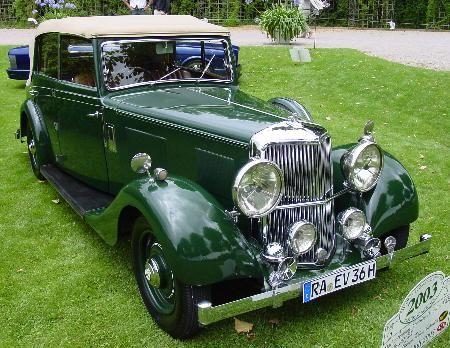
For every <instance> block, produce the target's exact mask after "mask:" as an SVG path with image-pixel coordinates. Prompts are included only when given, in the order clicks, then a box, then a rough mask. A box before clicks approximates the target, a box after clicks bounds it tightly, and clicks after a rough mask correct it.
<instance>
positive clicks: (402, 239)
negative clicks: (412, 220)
mask: <svg viewBox="0 0 450 348" xmlns="http://www.w3.org/2000/svg"><path fill="white" fill-rule="evenodd" d="M389 236H392V237H394V238H395V240H396V243H395V248H394V250H400V249H403V248H404V247H406V244H408V238H409V225H406V226H401V227H398V228H396V229H395V230H392V231H390V232H388V233H386V234H384V235H383V236H381V237H380V239H381V254H382V255H385V254H387V250H386V248H385V246H384V241H385V240H386V238H387V237H389Z"/></svg>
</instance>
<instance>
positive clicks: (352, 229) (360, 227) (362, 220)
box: [338, 208, 366, 240]
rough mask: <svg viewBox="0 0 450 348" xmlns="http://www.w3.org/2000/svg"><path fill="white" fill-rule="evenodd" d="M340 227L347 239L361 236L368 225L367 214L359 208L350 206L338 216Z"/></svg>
mask: <svg viewBox="0 0 450 348" xmlns="http://www.w3.org/2000/svg"><path fill="white" fill-rule="evenodd" d="M338 222H339V229H340V232H341V234H342V236H344V238H345V239H347V240H354V239H356V238H358V237H360V236H361V235H362V234H363V232H364V227H365V226H366V215H365V214H364V213H363V212H362V211H361V210H359V209H356V208H348V209H347V210H345V211H343V212H342V213H340V214H339V216H338Z"/></svg>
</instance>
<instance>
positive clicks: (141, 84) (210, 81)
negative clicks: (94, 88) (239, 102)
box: [99, 35, 235, 92]
mask: <svg viewBox="0 0 450 348" xmlns="http://www.w3.org/2000/svg"><path fill="white" fill-rule="evenodd" d="M229 38H230V37H229V36H214V37H208V36H187V37H184V36H170V35H168V36H166V37H165V38H162V37H158V38H139V39H119V40H115V39H114V38H113V37H111V38H105V40H104V41H102V42H101V43H100V57H99V60H100V68H101V69H100V71H101V74H102V81H103V84H104V86H105V88H106V90H107V91H108V92H115V91H120V90H124V89H129V88H133V87H141V86H154V85H158V84H165V83H168V84H173V83H180V82H181V83H193V82H195V83H221V84H232V83H233V81H234V79H235V68H234V67H233V63H232V62H233V60H232V56H231V52H232V46H231V45H230V41H229ZM169 39H174V40H175V41H176V40H180V41H192V40H202V39H203V40H221V41H224V42H225V43H226V46H227V47H226V52H227V55H228V61H229V63H230V72H231V78H230V79H226V80H225V79H224V80H221V79H204V80H199V79H169V80H163V81H147V82H139V83H133V84H129V85H126V86H119V87H114V88H110V87H108V83H107V79H106V76H105V74H104V73H103V71H104V68H105V64H104V59H103V57H104V56H103V46H105V45H106V44H108V43H111V42H117V43H131V42H165V41H168V40H169ZM227 39H228V40H227ZM224 50H225V48H224Z"/></svg>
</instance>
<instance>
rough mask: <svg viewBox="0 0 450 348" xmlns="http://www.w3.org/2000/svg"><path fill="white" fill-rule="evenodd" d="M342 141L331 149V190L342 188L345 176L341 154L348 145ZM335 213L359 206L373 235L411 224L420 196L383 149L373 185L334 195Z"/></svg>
mask: <svg viewBox="0 0 450 348" xmlns="http://www.w3.org/2000/svg"><path fill="white" fill-rule="evenodd" d="M352 146H354V144H351V145H344V146H340V147H338V148H335V149H334V150H333V153H332V160H333V171H334V191H335V192H338V191H340V190H342V189H343V188H344V187H343V183H344V176H343V173H342V167H341V158H342V156H343V155H344V153H345V152H347V151H348V149H349V148H351V147H352ZM335 203H336V213H339V212H340V211H343V210H345V209H346V208H348V207H350V206H353V207H357V208H359V209H361V210H362V211H364V212H365V214H366V216H367V221H368V223H369V224H370V226H371V227H372V231H373V235H374V236H376V237H379V236H382V235H383V234H385V233H387V232H389V231H392V230H393V229H395V228H398V227H401V226H405V225H408V224H411V223H412V222H414V221H415V220H417V218H418V215H419V200H418V197H417V191H416V188H415V186H414V183H413V181H412V179H411V176H410V175H409V173H408V172H407V171H406V169H405V167H403V166H402V165H401V163H400V162H399V161H397V160H396V159H395V158H394V157H393V156H392V155H390V154H389V153H387V152H384V167H383V170H382V172H381V175H380V178H379V180H378V183H377V185H376V186H375V188H374V189H372V190H370V191H369V192H365V193H363V194H360V193H357V192H349V193H346V194H344V195H342V196H340V197H339V198H337V199H336V201H335Z"/></svg>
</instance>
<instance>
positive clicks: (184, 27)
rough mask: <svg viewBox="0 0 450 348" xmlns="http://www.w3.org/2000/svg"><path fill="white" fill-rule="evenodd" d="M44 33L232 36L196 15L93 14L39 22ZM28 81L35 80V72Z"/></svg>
mask: <svg viewBox="0 0 450 348" xmlns="http://www.w3.org/2000/svg"><path fill="white" fill-rule="evenodd" d="M44 33H63V34H71V35H78V36H82V37H85V38H87V39H91V38H96V37H140V36H150V35H161V36H178V35H183V36H186V35H187V36H189V35H192V36H195V35H216V36H229V35H230V32H229V30H228V29H226V28H224V27H220V26H218V25H214V24H211V23H208V22H205V21H203V20H201V19H198V18H195V17H192V16H178V15H170V16H132V15H128V16H93V17H67V18H62V19H50V20H47V21H45V22H42V23H41V24H39V26H38V27H37V28H36V32H35V36H39V35H41V34H44ZM33 53H34V39H33V42H31V43H30V49H29V55H30V62H31V65H32V64H33ZM32 71H33V67H32V66H31V69H30V77H29V78H28V81H27V85H29V84H30V82H31V72H32Z"/></svg>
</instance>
